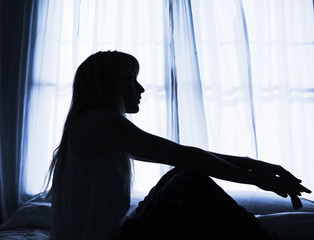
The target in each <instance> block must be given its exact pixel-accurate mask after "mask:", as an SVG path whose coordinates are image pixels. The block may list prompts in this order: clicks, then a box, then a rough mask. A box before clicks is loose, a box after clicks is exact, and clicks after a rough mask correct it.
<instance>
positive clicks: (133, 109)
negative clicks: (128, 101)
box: [125, 106, 140, 114]
mask: <svg viewBox="0 0 314 240" xmlns="http://www.w3.org/2000/svg"><path fill="white" fill-rule="evenodd" d="M139 111H140V108H139V107H138V106H137V107H134V108H130V109H125V112H126V113H128V114H134V113H138V112H139Z"/></svg>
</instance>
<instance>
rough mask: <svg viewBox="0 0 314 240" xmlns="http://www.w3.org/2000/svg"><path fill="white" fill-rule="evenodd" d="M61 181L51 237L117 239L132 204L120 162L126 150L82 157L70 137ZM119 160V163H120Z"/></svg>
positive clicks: (52, 239) (54, 210) (57, 192)
mask: <svg viewBox="0 0 314 240" xmlns="http://www.w3.org/2000/svg"><path fill="white" fill-rule="evenodd" d="M67 145H68V146H67V151H66V157H65V165H64V169H63V172H62V178H61V181H59V184H58V185H57V186H56V191H54V192H53V194H52V221H51V234H50V239H51V240H55V239H57V240H63V239H66V240H72V239H75V240H83V239H84V240H85V239H86V240H92V239H115V238H118V237H119V235H120V227H121V225H122V222H123V220H124V216H125V214H126V212H127V210H128V209H129V207H130V193H129V189H128V186H129V185H128V184H127V182H126V181H127V180H126V178H125V177H124V176H123V173H122V172H121V171H120V170H119V167H118V166H117V165H118V164H119V162H121V158H122V157H123V154H122V153H121V152H119V150H117V149H112V150H110V151H109V152H107V153H106V154H104V155H102V156H99V157H96V158H92V159H80V158H78V157H76V156H75V155H74V154H73V152H72V149H71V144H70V137H69V138H68V143H67ZM117 163H118V164H117Z"/></svg>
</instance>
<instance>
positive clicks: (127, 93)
mask: <svg viewBox="0 0 314 240" xmlns="http://www.w3.org/2000/svg"><path fill="white" fill-rule="evenodd" d="M137 74H138V71H137V69H135V68H130V69H129V70H128V71H127V72H126V73H124V74H122V75H121V79H120V83H121V94H122V98H123V100H124V107H125V112H126V113H137V112H138V111H139V104H140V99H141V94H142V93H143V92H144V91H145V89H144V88H143V87H142V85H141V84H139V83H138V82H137Z"/></svg>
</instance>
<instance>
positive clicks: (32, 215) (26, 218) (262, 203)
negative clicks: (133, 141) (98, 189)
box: [0, 191, 314, 240]
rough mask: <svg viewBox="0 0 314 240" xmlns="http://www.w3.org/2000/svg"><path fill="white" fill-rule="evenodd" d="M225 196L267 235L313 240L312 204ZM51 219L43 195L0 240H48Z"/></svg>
mask: <svg viewBox="0 0 314 240" xmlns="http://www.w3.org/2000/svg"><path fill="white" fill-rule="evenodd" d="M228 194H229V195H231V196H232V197H233V198H234V199H235V200H236V201H237V203H238V204H239V205H241V206H243V207H245V208H246V209H247V210H248V211H249V212H251V213H253V214H254V215H255V216H256V217H257V218H258V219H259V220H260V222H261V224H262V226H263V227H264V228H265V229H266V230H267V231H268V232H271V233H274V234H276V235H279V236H285V237H287V238H288V239H290V240H314V202H313V201H310V200H308V199H305V198H302V199H301V201H302V204H303V208H301V209H299V210H295V209H293V208H292V206H291V203H290V199H289V198H281V197H279V196H277V195H275V194H272V193H269V192H251V191H231V192H228ZM143 197H144V194H139V193H137V194H134V195H133V196H132V202H131V209H134V208H135V207H136V206H137V204H138V202H139V201H141V200H142V199H143ZM50 215H51V205H50V203H49V202H45V200H44V198H43V196H42V194H38V195H36V196H35V197H34V198H33V199H31V200H30V201H28V202H26V203H25V204H24V205H23V206H21V207H20V208H19V209H18V210H17V211H15V212H14V213H13V214H12V215H11V216H10V217H9V218H8V219H7V220H6V221H5V222H4V223H3V224H2V225H0V240H4V239H6V240H7V239H16V240H47V239H49V227H50V226H49V225H50Z"/></svg>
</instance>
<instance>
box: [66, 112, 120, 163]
mask: <svg viewBox="0 0 314 240" xmlns="http://www.w3.org/2000/svg"><path fill="white" fill-rule="evenodd" d="M121 117H122V116H120V115H119V114H117V113H113V112H108V111H105V110H102V109H91V110H87V111H85V112H83V113H82V114H81V115H80V116H78V117H77V119H76V120H75V121H74V123H73V126H72V128H71V131H70V138H71V146H72V150H73V152H74V154H75V155H77V156H79V157H83V158H86V157H95V156H98V155H101V154H104V153H105V152H106V151H108V150H109V149H110V148H111V147H112V145H113V144H112V142H113V141H114V139H115V135H116V131H117V129H119V124H120V122H121ZM122 118H123V117H122Z"/></svg>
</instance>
